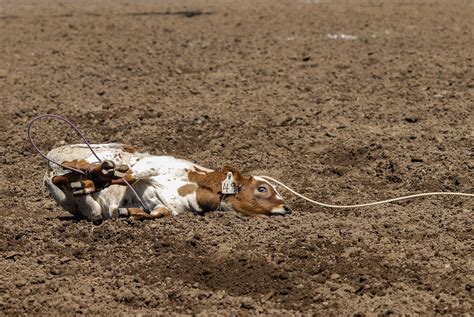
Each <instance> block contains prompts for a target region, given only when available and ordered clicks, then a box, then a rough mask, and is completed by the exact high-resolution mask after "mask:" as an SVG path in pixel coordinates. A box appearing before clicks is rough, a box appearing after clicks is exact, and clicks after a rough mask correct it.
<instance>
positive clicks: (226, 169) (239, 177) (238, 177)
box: [221, 165, 243, 184]
mask: <svg viewBox="0 0 474 317" xmlns="http://www.w3.org/2000/svg"><path fill="white" fill-rule="evenodd" d="M221 172H222V173H224V174H227V173H229V172H232V175H233V176H234V180H235V181H236V182H237V183H238V184H239V183H241V182H242V180H243V177H242V174H240V172H239V170H238V169H237V168H235V167H232V166H229V165H224V166H223V167H222V168H221Z"/></svg>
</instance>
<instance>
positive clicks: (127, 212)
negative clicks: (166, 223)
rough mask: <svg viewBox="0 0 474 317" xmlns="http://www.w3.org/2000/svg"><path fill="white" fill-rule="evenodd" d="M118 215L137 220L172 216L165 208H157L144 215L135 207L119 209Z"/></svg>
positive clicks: (141, 210) (143, 212)
mask: <svg viewBox="0 0 474 317" xmlns="http://www.w3.org/2000/svg"><path fill="white" fill-rule="evenodd" d="M119 213H120V215H121V216H128V217H133V218H135V219H139V220H145V219H158V218H163V217H171V216H172V214H171V211H170V210H169V209H168V208H166V207H158V208H156V209H154V210H153V211H152V212H150V213H146V212H145V211H143V209H141V208H136V207H130V208H120V210H119Z"/></svg>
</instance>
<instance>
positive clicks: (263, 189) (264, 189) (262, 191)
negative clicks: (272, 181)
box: [258, 186, 267, 193]
mask: <svg viewBox="0 0 474 317" xmlns="http://www.w3.org/2000/svg"><path fill="white" fill-rule="evenodd" d="M258 191H259V192H260V193H266V192H267V188H266V187H265V186H260V187H259V188H258Z"/></svg>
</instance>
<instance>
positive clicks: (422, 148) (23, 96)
mask: <svg viewBox="0 0 474 317" xmlns="http://www.w3.org/2000/svg"><path fill="white" fill-rule="evenodd" d="M472 8H473V7H472V3H471V2H470V1H467V0H466V1H462V0H458V1H428V2H421V1H413V2H406V1H358V2H354V1H325V0H320V1H291V2H290V1H288V2H283V1H271V2H270V1H263V2H259V3H254V2H251V1H244V2H238V3H230V2H229V3H224V2H211V1H209V2H207V1H190V2H186V4H183V3H177V2H173V3H161V2H149V1H145V0H139V1H134V2H127V3H125V2H123V1H120V2H117V1H105V0H104V1H100V2H96V1H94V2H92V1H84V2H80V3H79V2H67V1H54V2H52V1H43V2H42V3H41V4H38V3H36V2H29V1H23V2H21V3H19V2H6V1H3V2H1V3H0V30H1V32H0V43H1V45H0V61H1V62H0V91H1V98H0V110H1V113H2V115H1V117H0V118H1V122H0V129H1V136H2V139H1V143H0V154H1V155H0V164H1V173H0V206H1V207H0V216H1V217H2V221H1V222H0V254H1V255H0V268H1V270H0V272H1V274H0V309H1V313H2V314H5V315H12V314H13V315H15V314H52V315H57V314H68V315H71V314H76V313H81V312H82V313H84V314H99V315H103V314H123V313H130V314H138V313H160V312H162V313H172V312H177V313H189V314H192V313H199V312H208V313H212V312H214V313H218V314H231V313H236V314H258V313H264V314H296V313H298V312H304V313H318V314H321V315H322V314H328V313H329V314H331V313H332V314H345V315H348V314H352V313H360V314H367V315H374V314H388V313H391V312H393V313H399V314H403V313H409V314H416V313H425V314H435V313H438V314H443V313H446V314H462V313H469V312H471V311H472V306H473V304H474V303H473V300H472V288H473V285H474V280H473V276H474V271H473V269H472V267H473V265H472V243H473V232H472V228H473V220H472V219H473V207H474V206H473V203H472V200H466V199H462V198H438V199H420V200H413V201H407V202H402V203H397V204H392V205H386V206H380V207H373V208H367V209H360V210H340V211H333V210H326V209H321V208H316V207H313V206H311V205H309V204H306V203H304V202H301V201H299V200H297V199H295V198H292V197H290V196H287V198H289V203H290V204H291V205H292V207H293V209H294V210H295V213H294V214H293V215H292V216H291V217H285V218H270V219H268V220H263V221H255V219H251V218H247V217H241V216H239V215H236V214H233V213H222V212H215V213H209V214H207V215H205V216H202V217H201V216H194V215H184V216H181V217H176V218H174V219H171V220H169V219H163V220H158V221H151V222H137V221H107V222H105V223H103V224H102V225H101V226H95V225H93V224H91V223H89V222H85V221H77V220H75V219H71V218H70V217H69V216H68V215H67V214H66V213H64V212H63V211H62V210H61V209H60V208H58V207H57V206H56V205H55V204H54V203H53V201H52V200H51V199H50V198H49V197H48V196H47V195H46V193H45V192H44V191H43V190H42V184H41V179H42V176H43V173H44V170H45V163H44V162H43V161H42V160H41V159H40V158H39V157H38V156H37V155H35V153H34V152H33V150H32V149H31V147H30V145H29V144H28V142H27V140H26V138H25V127H26V123H27V122H28V121H29V120H30V119H31V118H32V117H33V116H35V115H38V114H42V113H47V112H54V113H59V114H62V115H65V116H67V117H69V118H71V119H72V120H73V121H74V122H75V123H77V124H78V125H79V126H80V127H81V129H83V130H85V133H86V135H87V136H88V137H89V138H90V139H91V141H93V142H96V143H107V142H124V143H129V144H132V145H133V146H134V147H135V148H137V149H139V150H140V151H149V152H150V153H154V154H172V155H175V156H177V157H181V158H184V159H187V160H191V161H194V162H196V163H199V164H202V165H204V166H209V167H219V166H222V165H223V164H225V163H227V164H233V165H237V166H240V167H241V168H242V169H243V170H244V171H245V172H248V173H251V172H252V173H254V174H266V175H271V176H274V177H276V178H278V179H281V180H283V181H285V182H287V183H288V184H289V185H290V186H291V187H294V188H297V189H299V190H301V191H302V192H303V193H304V194H307V195H308V196H310V197H314V198H318V199H319V200H322V201H328V202H332V203H354V202H365V201H371V200H377V199H382V198H389V197H393V196H398V195H403V194H407V193H413V192H421V191H461V192H470V191H471V192H472V183H473V169H474V165H473V163H472V156H473V153H472V148H473V135H472V130H473V129H472V128H473V124H472V122H473V119H474V118H473V111H472V110H473V109H472V107H473V102H474V98H473V93H472V88H473V85H474V82H473V78H474V74H473V64H472V63H473V62H472V33H473V26H472V23H471V21H472V20H474V10H472ZM342 35H346V36H342ZM43 127H44V128H43V129H41V130H39V129H38V131H37V132H36V133H35V138H36V139H37V140H42V142H41V143H42V148H43V149H50V148H52V147H54V146H59V145H63V144H70V143H77V142H78V139H77V137H76V136H75V135H74V134H73V133H72V132H69V131H68V130H67V129H66V128H64V127H62V126H61V125H57V124H55V123H51V124H47V125H43Z"/></svg>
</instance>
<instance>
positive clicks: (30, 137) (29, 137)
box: [27, 114, 149, 211]
mask: <svg viewBox="0 0 474 317" xmlns="http://www.w3.org/2000/svg"><path fill="white" fill-rule="evenodd" d="M47 118H50V119H55V120H59V121H63V122H65V123H67V124H68V125H69V126H70V127H71V128H73V129H74V131H76V132H77V134H79V136H80V137H81V139H82V140H83V141H84V143H85V144H86V145H87V147H88V148H89V150H90V151H91V152H92V154H93V155H94V156H95V157H96V159H97V160H98V161H99V162H102V160H101V159H100V157H99V156H98V155H97V153H96V152H95V151H94V149H93V148H92V145H91V144H90V143H89V141H88V140H87V139H86V137H85V135H84V134H83V133H82V132H81V130H79V128H78V127H76V126H75V125H74V123H72V122H71V121H69V120H68V119H66V118H65V117H62V116H58V115H55V114H43V115H40V116H37V117H34V118H33V119H31V121H30V122H29V123H28V132H27V134H28V140H29V141H30V143H31V145H32V146H33V148H34V149H35V150H36V152H38V154H39V155H41V156H42V157H43V158H44V159H45V160H46V161H48V162H50V163H53V164H56V165H58V166H61V167H62V168H64V169H68V170H70V171H74V172H76V173H79V174H82V175H86V173H84V172H83V171H81V170H79V169H76V168H73V167H70V166H67V165H64V164H62V163H59V162H57V161H55V160H52V159H50V158H49V157H48V156H47V155H45V154H44V153H43V152H42V151H41V150H40V149H39V147H38V146H37V145H36V144H35V142H34V141H33V137H32V136H31V129H32V127H33V123H34V122H35V121H37V120H40V119H47ZM122 180H123V182H124V183H125V185H127V187H128V188H129V189H130V190H131V191H132V193H133V195H134V196H135V198H137V200H138V202H139V203H140V205H142V207H143V209H144V210H145V211H149V210H148V208H147V207H146V205H145V203H144V202H143V201H142V199H141V198H140V195H138V193H137V191H136V190H135V189H134V188H133V187H132V185H131V184H130V183H129V182H128V181H127V180H126V179H125V178H122Z"/></svg>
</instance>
